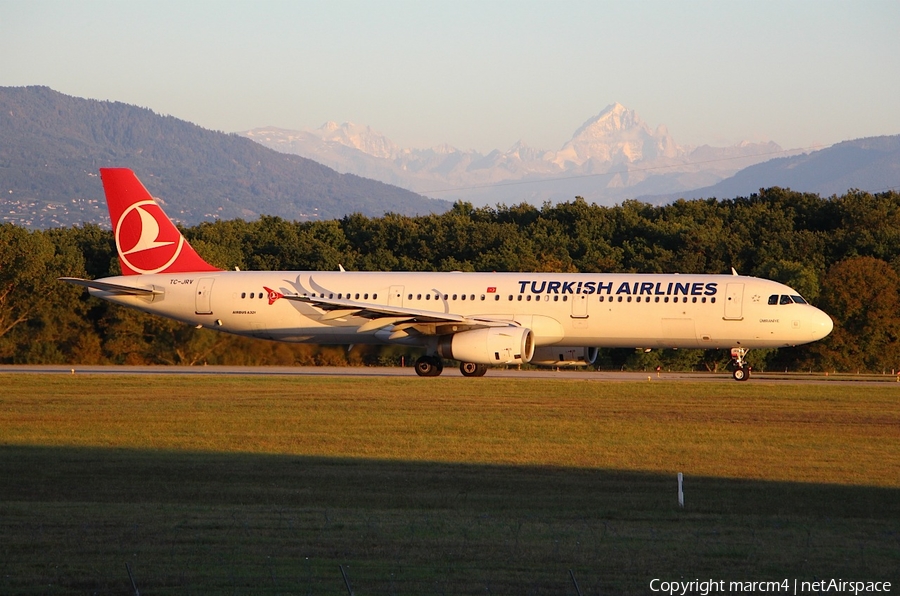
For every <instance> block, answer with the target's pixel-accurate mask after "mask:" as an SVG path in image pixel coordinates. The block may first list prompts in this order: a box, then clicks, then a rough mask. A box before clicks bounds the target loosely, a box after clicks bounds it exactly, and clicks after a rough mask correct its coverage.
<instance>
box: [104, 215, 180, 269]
mask: <svg viewBox="0 0 900 596" xmlns="http://www.w3.org/2000/svg"><path fill="white" fill-rule="evenodd" d="M160 222H164V225H163V226H160ZM116 246H117V247H118V250H119V258H120V259H122V263H123V264H124V265H126V266H127V267H129V268H130V269H132V270H133V271H134V272H135V273H144V274H147V273H159V272H160V271H163V270H165V269H167V268H168V267H169V266H170V265H171V264H172V263H174V262H175V259H177V258H178V255H180V254H181V249H182V248H183V247H184V237H183V236H182V235H181V233H180V232H179V231H178V229H177V228H176V227H175V226H174V225H172V224H171V222H169V219H168V218H167V217H166V215H165V214H164V213H163V212H162V209H160V208H159V205H157V204H156V203H155V202H154V201H150V200H147V201H139V202H137V203H134V204H133V205H131V206H129V207H128V208H127V209H126V210H125V212H124V213H122V217H120V218H119V222H118V223H117V224H116Z"/></svg>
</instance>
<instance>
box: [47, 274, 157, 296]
mask: <svg viewBox="0 0 900 596" xmlns="http://www.w3.org/2000/svg"><path fill="white" fill-rule="evenodd" d="M59 281H64V282H66V283H67V284H74V285H76V286H84V287H85V288H93V289H95V290H101V291H103V292H112V293H113V294H125V295H128V296H156V295H158V294H163V293H164V292H163V291H162V290H155V289H153V288H134V287H131V286H122V285H119V284H110V283H106V282H104V281H94V280H92V279H81V278H80V277H60V278H59Z"/></svg>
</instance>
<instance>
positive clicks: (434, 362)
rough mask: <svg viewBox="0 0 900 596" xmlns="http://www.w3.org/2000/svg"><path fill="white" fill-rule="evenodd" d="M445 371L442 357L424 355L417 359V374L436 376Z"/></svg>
mask: <svg viewBox="0 0 900 596" xmlns="http://www.w3.org/2000/svg"><path fill="white" fill-rule="evenodd" d="M442 372H444V363H443V362H442V361H441V359H440V358H434V357H432V356H422V357H420V358H419V359H418V360H416V374H417V375H419V376H420V377H436V376H438V375H439V374H441V373H442Z"/></svg>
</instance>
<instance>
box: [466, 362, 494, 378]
mask: <svg viewBox="0 0 900 596" xmlns="http://www.w3.org/2000/svg"><path fill="white" fill-rule="evenodd" d="M487 369H488V367H487V364H475V363H474V362H460V363H459V372H461V373H462V375H463V376H464V377H483V376H484V373H486V372H487Z"/></svg>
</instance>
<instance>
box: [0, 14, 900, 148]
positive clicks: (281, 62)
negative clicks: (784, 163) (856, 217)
mask: <svg viewBox="0 0 900 596" xmlns="http://www.w3.org/2000/svg"><path fill="white" fill-rule="evenodd" d="M898 32H900V2H898V1H897V0H884V1H866V0H862V1H856V2H850V1H842V2H829V1H822V0H816V1H811V0H810V1H802V2H801V1H795V2H791V1H785V0H777V1H766V0H752V1H748V2H742V1H735V0H716V1H713V2H688V1H678V2H675V1H668V2H659V1H642V2H630V1H626V0H619V1H617V2H604V1H599V0H596V1H589V2H578V1H571V0H570V1H565V2H562V1H560V2H556V1H541V2H537V1H525V0H518V1H506V2H503V1H490V0H476V1H468V0H450V1H439V0H417V1H389V0H377V1H376V0H372V1H368V2H363V1H349V0H347V1H341V0H329V1H319V2H301V1H296V0H295V1H289V2H288V1H286V2H277V1H268V2H267V1H254V2H238V1H226V0H220V1H216V2H211V1H209V2H199V1H194V2H192V1H190V0H177V1H168V0H144V1H134V0H117V1H99V0H98V1H89V0H82V1H78V0H70V1H65V2H63V1H49V0H45V1H42V0H28V1H20V0H0V86H19V85H47V86H49V87H51V88H53V89H55V90H57V91H61V92H63V93H66V94H69V95H75V96H79V97H88V98H95V99H105V100H114V101H122V102H125V103H130V104H136V105H140V106H144V107H148V108H150V109H152V110H154V111H155V112H158V113H162V114H171V115H173V116H175V117H178V118H182V119H184V120H188V121H191V122H195V123H197V124H199V125H201V126H203V127H206V128H211V129H215V130H222V131H226V132H234V131H240V130H246V129H249V128H255V127H260V126H269V125H272V126H279V127H282V128H289V129H303V128H317V127H319V126H320V125H322V124H323V123H324V122H326V121H328V120H334V121H337V122H343V121H351V122H356V123H359V124H368V125H370V126H371V127H372V128H373V129H375V130H377V131H379V132H381V133H383V134H385V135H387V136H388V137H389V138H391V139H392V140H393V141H394V142H396V143H398V144H400V145H402V146H406V147H428V146H432V145H436V144H439V143H449V144H451V145H454V146H456V147H459V148H461V149H477V150H479V151H482V152H487V151H490V150H492V149H503V150H505V149H508V148H509V147H510V146H511V145H512V144H513V143H515V142H516V141H517V140H520V139H521V140H523V141H524V142H526V143H527V144H529V145H531V146H533V147H537V148H541V149H551V150H555V149H559V148H560V146H561V145H562V144H563V143H565V142H566V141H567V140H568V139H569V138H570V137H571V135H572V133H573V132H574V131H575V129H577V128H578V127H579V126H580V125H581V124H582V123H583V122H584V121H585V120H587V119H589V118H591V117H592V116H594V115H596V114H597V113H599V112H600V111H601V110H602V109H603V108H604V107H605V106H606V105H608V104H610V103H613V102H616V101H618V102H620V103H622V104H623V105H625V106H626V107H628V108H630V109H633V110H635V111H636V112H637V113H638V115H639V116H640V117H641V118H642V119H643V120H644V121H645V122H647V123H648V124H649V125H650V126H651V127H653V128H655V127H656V126H658V125H660V124H665V125H666V126H668V128H669V132H670V133H671V134H672V136H673V137H674V138H675V140H676V142H678V143H680V144H691V145H698V144H703V143H708V144H712V145H727V144H732V143H736V142H738V141H740V140H743V139H748V140H753V141H760V140H773V141H776V142H778V143H780V144H781V145H782V146H784V147H786V148H787V147H811V146H815V145H820V144H823V145H828V144H832V143H835V142H838V141H842V140H847V139H853V138H859V137H864V136H874V135H884V134H900V35H898ZM0 142H2V131H0Z"/></svg>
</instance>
